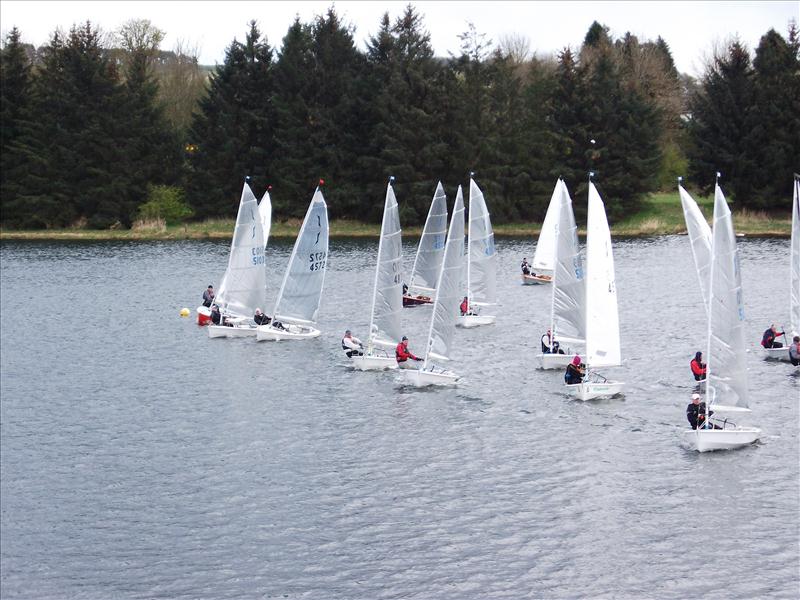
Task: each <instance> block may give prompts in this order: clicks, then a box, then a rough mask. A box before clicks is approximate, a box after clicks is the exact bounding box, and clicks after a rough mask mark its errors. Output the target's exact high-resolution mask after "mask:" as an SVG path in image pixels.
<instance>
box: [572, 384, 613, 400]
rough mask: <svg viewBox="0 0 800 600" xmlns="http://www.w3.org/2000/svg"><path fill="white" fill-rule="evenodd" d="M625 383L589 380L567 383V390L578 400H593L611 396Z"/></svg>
mask: <svg viewBox="0 0 800 600" xmlns="http://www.w3.org/2000/svg"><path fill="white" fill-rule="evenodd" d="M624 386H625V384H624V383H623V382H622V381H602V382H601V381H591V382H588V383H586V382H584V383H575V384H570V385H567V390H568V391H569V392H571V393H572V394H573V395H574V396H575V397H576V398H577V399H578V400H584V401H585V400H595V399H597V398H611V397H612V396H616V395H617V394H620V393H621V392H622V388H623V387H624Z"/></svg>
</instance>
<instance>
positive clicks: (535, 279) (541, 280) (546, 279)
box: [521, 274, 553, 285]
mask: <svg viewBox="0 0 800 600" xmlns="http://www.w3.org/2000/svg"><path fill="white" fill-rule="evenodd" d="M521 277H522V285H543V284H545V283H552V282H553V278H552V277H551V276H550V275H525V274H522V275H521Z"/></svg>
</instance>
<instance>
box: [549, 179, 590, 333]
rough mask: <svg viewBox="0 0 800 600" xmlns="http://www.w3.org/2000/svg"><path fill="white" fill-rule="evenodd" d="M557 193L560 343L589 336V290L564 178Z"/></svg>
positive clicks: (554, 306) (555, 304) (556, 323)
mask: <svg viewBox="0 0 800 600" xmlns="http://www.w3.org/2000/svg"><path fill="white" fill-rule="evenodd" d="M556 192H557V194H556ZM556 192H554V194H556V202H555V203H554V204H553V206H555V207H556V210H557V212H556V219H557V220H556V223H555V227H554V229H555V236H556V237H555V248H556V250H555V255H554V258H555V262H554V265H553V266H554V268H553V290H552V294H553V295H552V299H551V317H550V323H551V331H552V333H553V339H554V340H558V341H559V342H564V341H566V342H572V343H582V342H583V341H584V340H585V339H586V289H585V281H584V269H583V260H582V259H581V255H580V246H579V245H578V227H577V225H576V224H575V215H574V214H573V212H572V199H571V198H570V197H569V191H568V190H567V184H565V183H564V182H563V181H562V180H561V179H559V180H558V182H557V183H556Z"/></svg>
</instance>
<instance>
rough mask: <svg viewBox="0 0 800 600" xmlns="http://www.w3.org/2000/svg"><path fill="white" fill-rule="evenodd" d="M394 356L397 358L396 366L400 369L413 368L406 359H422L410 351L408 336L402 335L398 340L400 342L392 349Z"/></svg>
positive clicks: (417, 360)
mask: <svg viewBox="0 0 800 600" xmlns="http://www.w3.org/2000/svg"><path fill="white" fill-rule="evenodd" d="M394 358H395V360H397V366H398V368H400V369H413V368H414V367H413V366H411V363H409V362H408V359H411V360H413V361H416V362H419V361H421V360H422V359H421V358H419V357H418V356H414V355H413V354H412V353H411V350H409V349H408V338H407V337H406V336H403V339H402V340H400V343H399V344H397V348H395V350H394Z"/></svg>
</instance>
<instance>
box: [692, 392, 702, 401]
mask: <svg viewBox="0 0 800 600" xmlns="http://www.w3.org/2000/svg"><path fill="white" fill-rule="evenodd" d="M692 400H700V394H697V393H694V394H692Z"/></svg>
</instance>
